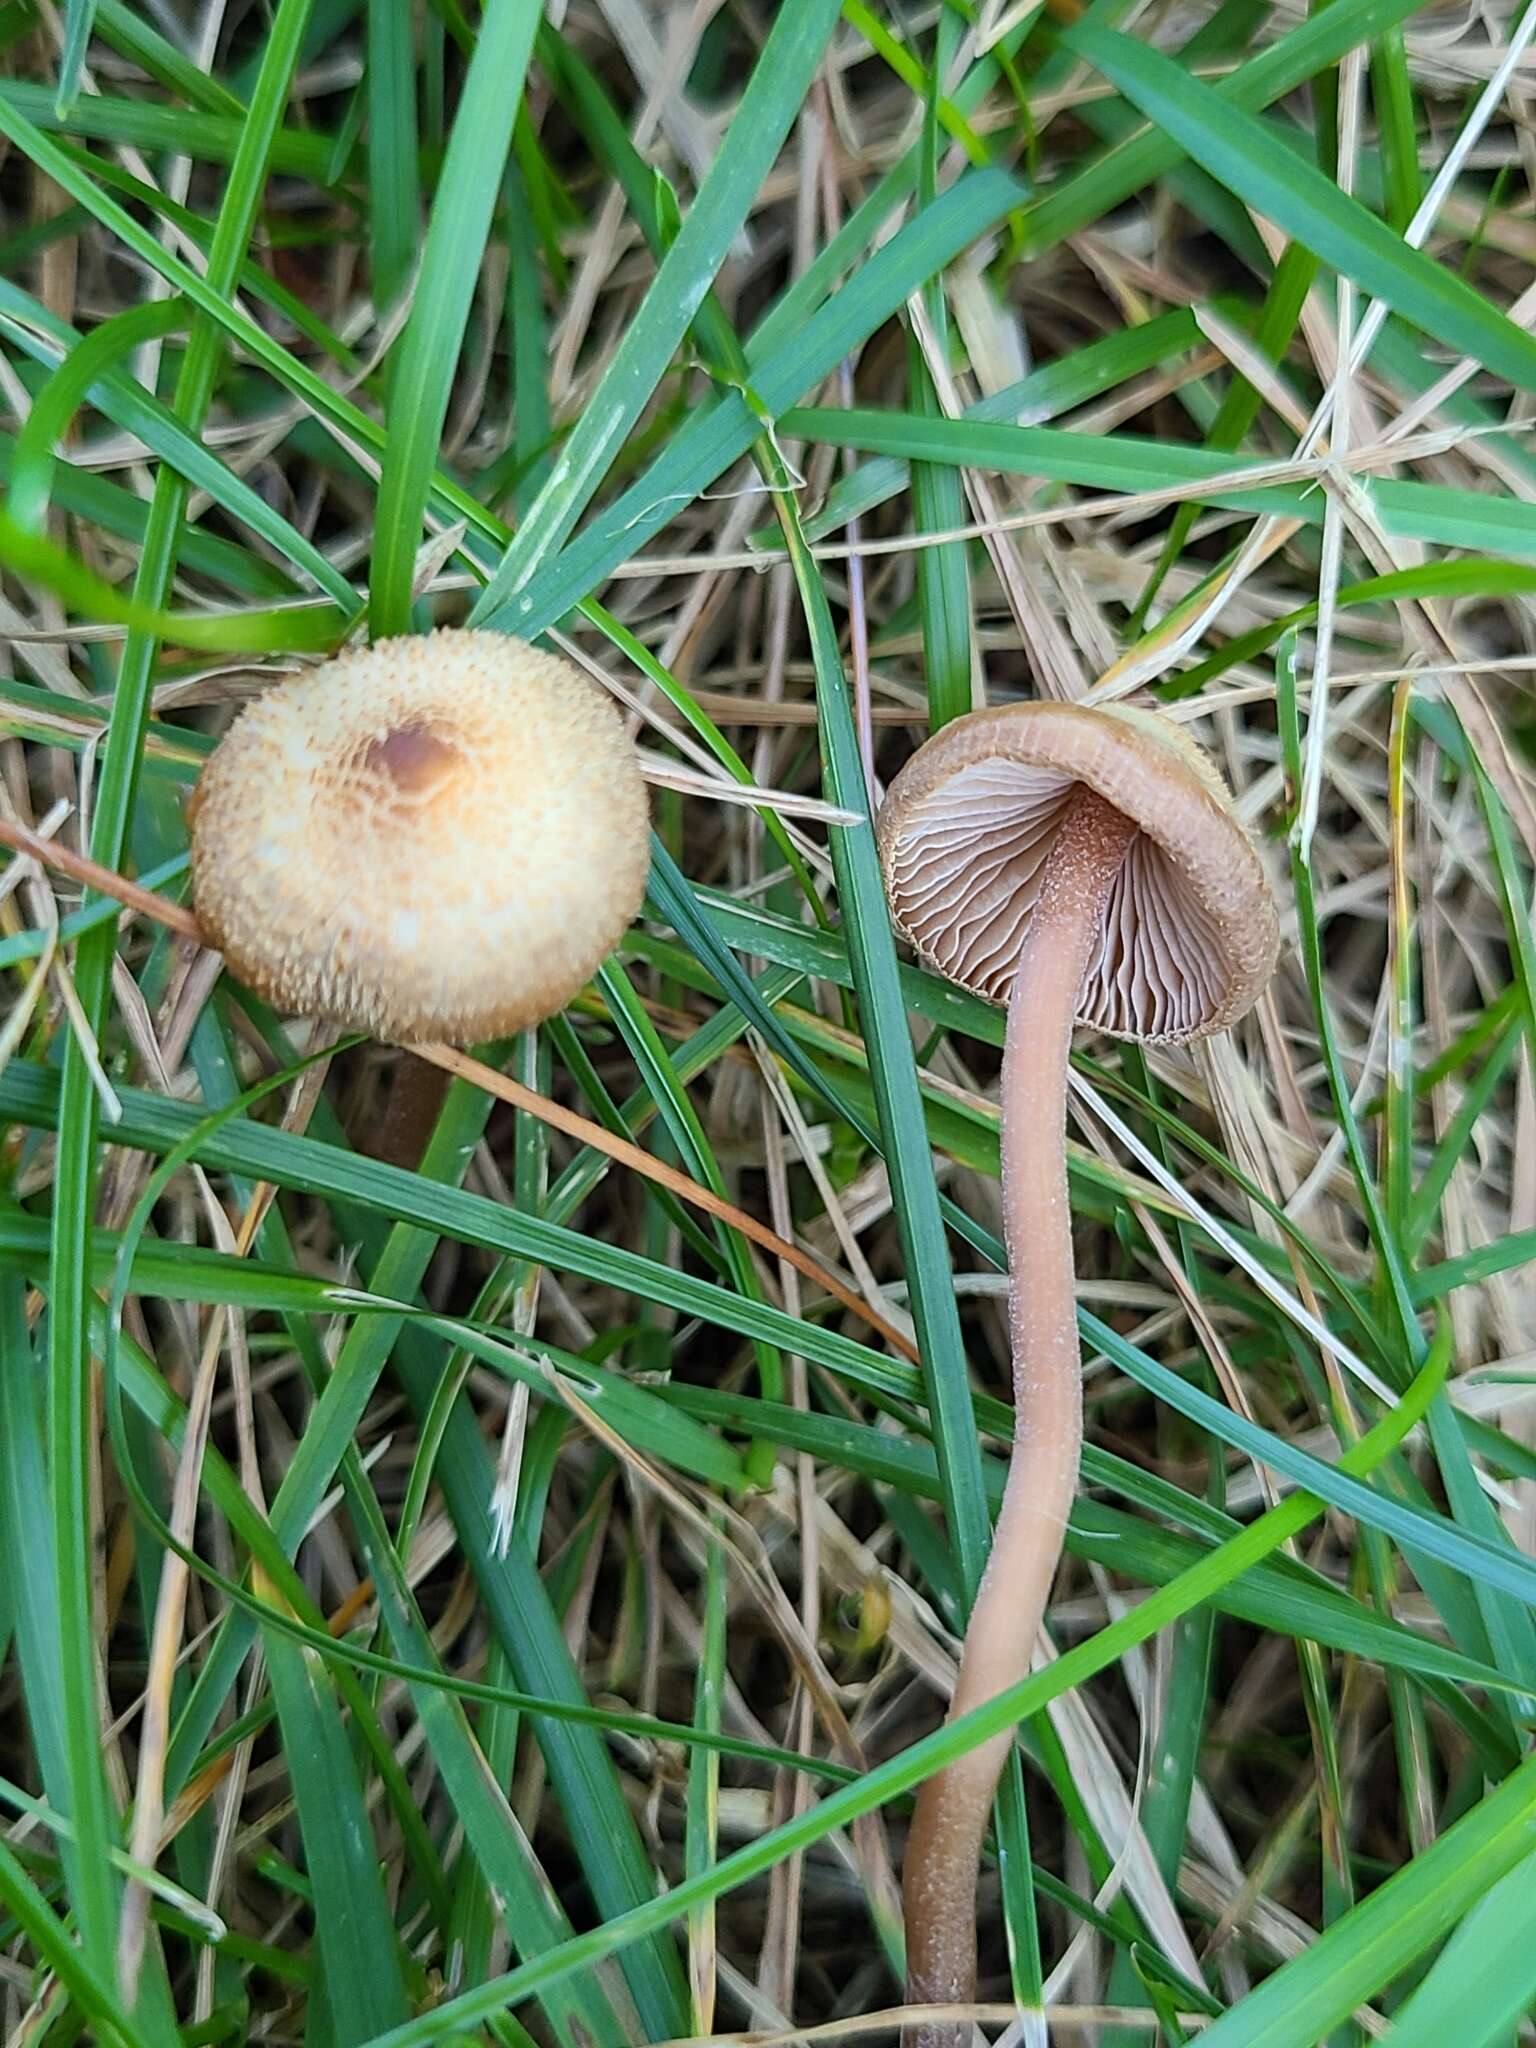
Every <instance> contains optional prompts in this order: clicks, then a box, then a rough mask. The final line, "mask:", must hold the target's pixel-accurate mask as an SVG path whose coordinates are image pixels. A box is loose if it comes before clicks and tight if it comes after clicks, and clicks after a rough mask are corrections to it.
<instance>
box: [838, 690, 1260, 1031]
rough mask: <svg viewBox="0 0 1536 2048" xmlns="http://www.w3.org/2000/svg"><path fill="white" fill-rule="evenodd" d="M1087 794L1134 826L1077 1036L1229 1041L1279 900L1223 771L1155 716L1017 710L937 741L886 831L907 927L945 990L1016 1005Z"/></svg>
mask: <svg viewBox="0 0 1536 2048" xmlns="http://www.w3.org/2000/svg"><path fill="white" fill-rule="evenodd" d="M1079 783H1086V784H1087V785H1088V787H1089V788H1090V789H1093V790H1095V791H1096V792H1097V793H1098V794H1099V795H1100V796H1102V797H1104V798H1105V799H1106V800H1107V801H1108V802H1109V803H1112V804H1114V805H1115V806H1116V808H1117V809H1118V810H1120V811H1122V812H1124V813H1125V815H1126V816H1127V817H1129V818H1132V819H1134V820H1135V822H1136V823H1137V824H1138V825H1139V826H1140V827H1141V830H1140V831H1139V832H1138V833H1137V835H1136V837H1135V838H1134V839H1133V840H1132V841H1131V845H1130V849H1129V851H1128V853H1127V854H1126V858H1125V864H1124V866H1123V867H1122V868H1121V870H1120V872H1119V875H1118V876H1117V877H1116V880H1115V883H1114V885H1113V887H1112V889H1111V891H1110V896H1109V901H1108V904H1107V906H1106V908H1105V913H1104V936H1103V942H1102V944H1101V946H1100V948H1099V951H1098V954H1097V957H1096V958H1095V960H1094V961H1093V964H1092V965H1091V966H1090V967H1089V970H1088V973H1087V975H1086V976H1085V978H1084V982H1083V992H1082V999H1081V1002H1080V1004H1079V1008H1078V1018H1079V1021H1080V1022H1081V1023H1084V1024H1089V1025H1092V1026H1094V1027H1095V1028H1096V1029H1097V1030H1099V1031H1106V1032H1109V1033H1111V1034H1112V1035H1113V1036H1115V1037H1117V1038H1136V1039H1141V1040H1145V1041H1147V1042H1149V1043H1155V1042H1157V1041H1159V1040H1165V1041H1166V1040H1170V1039H1184V1038H1202V1037H1205V1036H1206V1035H1208V1034H1209V1033H1211V1032H1213V1031H1221V1030H1224V1029H1225V1028H1226V1026H1227V1025H1229V1024H1232V1023H1234V1022H1235V1021H1236V1020H1237V1019H1238V1018H1239V1017H1241V1016H1242V1015H1243V1014H1244V1013H1245V1012H1246V1011H1247V1010H1248V1009H1249V1008H1250V1007H1251V1006H1252V1005H1253V1003H1254V1002H1255V1001H1256V999H1257V998H1258V996H1259V994H1260V992H1261V990H1262V989H1263V987H1264V985H1265V983H1266V982H1267V981H1268V979H1269V977H1270V975H1271V973H1272V972H1273V970H1274V965H1275V957H1276V953H1277V951H1278V948H1279V926H1278V920H1277V917H1276V912H1275V901H1274V897H1273V894H1272V893H1271V890H1270V886H1269V881H1268V878H1267V876H1266V875H1265V872H1264V867H1263V863H1262V862H1261V860H1260V858H1259V855H1258V851H1257V849H1256V848H1255V846H1254V844H1253V841H1252V840H1251V839H1250V838H1249V836H1248V833H1247V831H1246V830H1245V829H1244V827H1243V825H1242V824H1241V822H1240V821H1239V819H1238V818H1237V816H1236V813H1235V812H1234V810H1233V808H1232V801H1231V798H1230V797H1229V795H1228V794H1227V791H1226V789H1225V787H1224V786H1223V784H1222V781H1221V778H1220V776H1219V775H1218V774H1217V772H1216V770H1215V768H1214V767H1213V766H1212V765H1211V762H1210V761H1209V760H1208V759H1207V757H1206V755H1205V754H1204V753H1203V752H1202V751H1201V749H1200V748H1199V747H1198V746H1196V744H1195V743H1194V741H1193V740H1191V739H1190V738H1189V737H1188V735H1187V734H1186V733H1184V732H1183V731H1182V729H1181V728H1180V727H1178V726H1177V725H1175V724H1174V723H1173V722H1172V721H1171V720H1168V719H1164V718H1162V717H1160V716H1159V715H1158V714H1157V713H1155V712H1148V711H1139V710H1134V709H1130V708H1128V707H1126V706H1123V705H1112V706H1105V707H1104V708H1102V709H1098V708H1095V707H1091V706H1088V705H1079V704H1045V703H1033V704H1016V705H1008V706H1002V707H999V708H997V709H995V710H990V711H975V712H972V713H970V714H969V715H968V716H967V717H964V718H957V719H956V720H955V721H954V723H953V724H952V725H948V726H946V727H945V728H944V730H943V731H942V732H940V733H938V734H936V735H935V737H934V738H933V739H931V740H929V741H928V742H927V744H926V745H925V746H923V747H921V748H920V749H919V750H918V752H917V753H916V754H914V755H913V757H912V759H911V760H910V761H909V762H908V763H907V765H906V767H905V768H904V769H903V770H902V771H901V773H900V774H899V775H898V776H897V777H896V780H895V781H894V782H893V783H892V784H891V787H890V790H889V792H888V794H887V796H886V800H885V803H884V805H883V806H882V807H881V811H880V817H879V820H878V826H877V830H878V834H879V841H880V857H881V862H882V864H883V866H884V869H885V881H886V891H887V894H888V896H889V898H890V904H891V915H892V917H893V919H894V920H895V923H896V926H897V928H898V930H899V931H900V932H901V933H902V935H903V936H904V937H905V938H906V939H908V940H909V941H910V942H911V944H912V945H913V946H914V947H915V948H916V950H917V952H918V953H919V954H920V955H921V957H922V958H923V960H924V961H926V962H927V964H928V965H929V966H931V967H934V968H936V969H937V970H938V972H939V973H940V974H942V975H944V976H945V977H946V978H947V979H948V980H950V981H953V982H958V983H959V985H960V986H961V987H962V988H967V989H970V990H971V991H972V992H973V993H974V994H976V995H979V996H985V997H986V998H987V999H988V1000H989V1001H990V1002H994V1003H1004V1002H1006V1001H1007V999H1008V994H1009V990H1010V989H1011V987H1012V984H1013V978H1014V975H1015V973H1016V972H1017V969H1018V964H1019V956H1020V952H1021V950H1022V948H1023V944H1024V939H1025V935H1026V933H1027V932H1028V930H1029V920H1030V916H1031V913H1032V912H1033V910H1034V906H1035V901H1036V898H1037V896H1038V895H1039V890H1040V881H1041V876H1042V874H1043V872H1044V868H1045V862H1046V859H1047V856H1048V855H1049V853H1050V851H1051V846H1052V844H1053V842H1054V840H1055V837H1056V832H1057V829H1058V827H1059V826H1060V824H1061V821H1062V818H1063V817H1064V815H1065V813H1066V809H1067V805H1068V803H1069V802H1070V800H1071V797H1072V793H1073V790H1074V788H1075V787H1076V786H1077V785H1078V784H1079Z"/></svg>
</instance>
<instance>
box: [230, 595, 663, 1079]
mask: <svg viewBox="0 0 1536 2048" xmlns="http://www.w3.org/2000/svg"><path fill="white" fill-rule="evenodd" d="M190 820H191V834H192V876H193V889H194V900H195V903H196V908H197V915H198V918H199V920H200V921H201V923H202V925H203V928H204V929H205V931H206V932H207V933H208V936H209V939H210V940H211V942H212V943H213V944H215V945H217V946H219V947H220V948H221V949H222V950H223V952H224V953H225V955H226V956H227V958H228V961H229V964H230V966H231V968H232V969H233V970H234V972H235V973H236V974H237V975H238V976H239V977H240V979H241V980H242V981H244V982H246V983H248V984H249V985H250V987H252V988H253V989H255V990H256V991H257V993H258V994H259V995H262V996H264V997H265V998H266V999H267V1000H268V1001H269V1002H272V1003H274V1004H276V1005H277V1006H278V1007H279V1008H281V1009H284V1010H290V1011H295V1012H299V1013H301V1014H311V1013H314V1014H324V1015H327V1016H330V1017H333V1018H335V1019H337V1020H338V1021H339V1022H341V1023H343V1024H346V1025H348V1026H352V1027H361V1028H363V1029H365V1030H368V1031H371V1032H373V1033H374V1034H375V1035H376V1036H378V1037H380V1038H385V1039H391V1040H394V1041H396V1042H399V1043H404V1044H412V1043H418V1044H419V1043H422V1042H425V1041H428V1040H433V1039H447V1040H450V1041H452V1042H453V1043H455V1044H460V1045H470V1044H473V1043H475V1042H476V1041H477V1040H480V1039H484V1038H499V1037H502V1036H504V1035H505V1034H507V1033H508V1032H512V1031H519V1030H523V1029H525V1028H526V1027H527V1026H529V1025H532V1024H535V1023H537V1022H538V1021H539V1020H540V1019H542V1018H544V1017H548V1016H552V1015H553V1014H554V1012H555V1011H556V1010H559V1009H561V1008H562V1007H563V1006H564V1005H565V1004H566V1003H567V1002H569V1001H570V999H571V997H572V996H574V995H575V994H576V993H577V991H578V990H579V989H580V988H582V986H583V985H584V984H585V983H586V982H587V981H588V980H589V979H590V977H591V975H592V974H593V972H594V970H595V969H596V968H597V966H598V965H599V963H600V962H601V961H602V960H603V958H604V957H605V956H606V955H607V954H608V953H609V952H611V950H612V949H613V947H614V946H615V945H616V944H617V942H618V940H619V938H620V936H621V935H622V933H623V932H624V930H625V928H626V926H627V925H628V924H629V922H630V920H631V919H632V918H633V917H634V915H635V913H636V911H637V910H638V909H639V907H640V900H641V896H642V895H643V893H644V889H645V878H646V869H647V866H648V864H649V858H650V852H649V834H648V816H647V802H646V793H645V784H644V782H643V781H642V779H641V774H640V766H639V760H638V757H637V756H636V753H635V750H634V748H633V746H632V745H631V744H630V741H629V738H628V736H627V735H626V733H625V730H624V727H623V725H622V723H621V722H620V720H619V717H618V715H617V714H616V712H615V711H614V709H613V707H612V705H611V704H610V703H609V701H608V699H607V698H606V697H605V696H604V694H603V693H602V691H601V690H599V689H598V688H597V687H596V685H595V684H593V683H591V682H589V681H588V680H587V678H586V677H585V676H583V675H582V674H581V673H580V671H579V670H577V669H575V668H573V667H572V666H571V664H570V663H569V662H567V661H563V660H561V659H560V658H559V657H558V656H557V655H553V654H544V653H541V652H539V651H538V650H537V649H536V648H533V647H529V646H526V645H524V644H523V643H522V642H521V641H517V640H511V639H509V638H507V637H506V635H504V634H501V633H486V632H471V631H453V630H444V631H441V632H437V633H433V634H431V635H430V636H427V637H422V638H410V639H399V640H380V641H377V642H375V644H374V645H373V646H372V647H369V648H366V649H360V650H359V651H357V652H356V653H349V654H343V655H341V656H340V657H339V658H338V659H337V660H335V661H331V662H328V663H326V665H325V666H324V667H323V668H318V669H316V670H314V671H313V672H312V673H310V674H308V675H306V676H304V677H303V678H301V679H300V680H298V681H296V682H291V683H285V684H282V685H280V686H279V687H277V688H276V689H273V690H269V691H268V692H267V693H266V695H265V696H262V697H260V698H258V699H257V700H256V701H255V702H254V703H252V704H251V705H249V706H248V707H247V708H246V710H244V711H243V712H242V713H241V714H240V716H239V718H238V719H236V721H235V723H234V724H233V726H231V728H230V730H229V733H228V734H227V736H226V737H225V739H224V741H223V743H222V744H221V745H220V746H219V747H218V749H217V750H216V752H215V753H214V754H213V755H212V757H211V758H210V760H209V762H208V765H207V766H206V768H205V769H204V770H203V775H202V780H201V781H200V783H199V784H198V787H197V790H196V792H195V794H194V798H193V803H192V807H191V811H190Z"/></svg>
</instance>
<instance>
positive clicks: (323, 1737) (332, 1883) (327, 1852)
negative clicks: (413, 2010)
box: [262, 1629, 408, 2048]
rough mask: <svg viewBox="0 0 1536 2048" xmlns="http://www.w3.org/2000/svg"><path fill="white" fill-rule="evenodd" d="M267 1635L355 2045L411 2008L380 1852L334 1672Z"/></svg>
mask: <svg viewBox="0 0 1536 2048" xmlns="http://www.w3.org/2000/svg"><path fill="white" fill-rule="evenodd" d="M262 1642H263V1648H264V1649H265V1651H266V1657H267V1668H268V1670H269V1672H270V1674H271V1679H272V1693H273V1697H274V1698H275V1700H276V1701H277V1718H278V1723H279V1726H280V1728H281V1730H282V1736H283V1752H284V1756H285V1758H286V1760H287V1766H288V1774H289V1778H290V1780H291V1783H292V1786H293V1803H294V1808H295V1811H296V1812H297V1815H298V1821H299V1827H300V1829H301V1831H302V1833H303V1837H304V1860H305V1863H306V1865H307V1866H308V1871H309V1881H310V1883H311V1885H312V1886H313V1887H314V1914H315V1934H316V1938H317V1940H318V1943H319V1948H320V1960H321V1967H322V1970H323V1972H324V1980H323V1981H324V1992H325V2004H326V2010H327V2017H328V2019H329V2022H330V2033H331V2038H332V2039H333V2041H334V2042H335V2043H336V2048H356V2044H359V2043H361V2042H364V2041H371V2040H372V2039H373V2038H374V2037H375V2035H377V2034H379V2033H381V2032H382V2031H384V2030H385V2029H387V2028H389V2027H393V2026H398V2025H399V2024H400V2023H401V2021H402V2020H403V2018H404V2015H405V2013H406V2012H407V2010H408V2007H407V2004H406V1996H405V1979H404V1976H403V1974H402V1971H401V1967H400V1948H399V1942H398V1940H397V1939H396V1935H395V1929H394V1923H393V1922H392V1920H391V1918H390V1913H389V1907H388V1905H387V1903H386V1901H385V1898H384V1886H383V1883H382V1881H381V1879H380V1876H379V1854H378V1849H377V1847H376V1845H375V1843H374V1839H373V1829H372V1826H371V1825H370V1823H369V1820H368V1813H367V1809H366V1808H365V1806H364V1804H363V1793H362V1786H361V1784H360V1783H359V1780H358V1774H357V1763H356V1760H355V1759H354V1757H353V1755H352V1751H351V1749H350V1748H349V1747H348V1745H347V1738H346V1731H345V1729H344V1727H343V1725H342V1720H341V1709H340V1702H339V1701H338V1699H337V1697H336V1689H335V1685H334V1683H333V1682H332V1679H331V1676H330V1674H329V1673H328V1672H327V1670H326V1669H325V1666H324V1665H323V1664H322V1663H321V1662H320V1660H319V1659H318V1658H317V1657H315V1656H314V1655H313V1654H312V1653H311V1652H309V1651H307V1650H301V1649H299V1648H298V1647H297V1646H296V1645H295V1644H293V1643H292V1642H290V1641H289V1640H288V1638H287V1637H286V1636H283V1635H279V1634H278V1632H277V1631H276V1630H275V1629H267V1630H265V1631H264V1633H263V1639H262Z"/></svg>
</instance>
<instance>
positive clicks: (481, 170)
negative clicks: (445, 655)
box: [369, 0, 539, 639]
mask: <svg viewBox="0 0 1536 2048" xmlns="http://www.w3.org/2000/svg"><path fill="white" fill-rule="evenodd" d="M404 12H405V13H406V14H407V15H409V13H410V9H409V8H407V9H405V10H404ZM538 19H539V5H538V0H490V4H489V5H488V6H487V8H486V10H485V15H484V18H483V20H482V21H481V24H480V34H479V38H478V40H477V42H476V44H475V54H474V56H473V58H472V59H471V60H470V67H469V75H468V77H467V78H466V79H465V82H464V92H463V97H462V98H461V100H460V102H459V110H458V113H457V115H456V116H455V119H454V124H453V132H452V134H451V135H450V136H449V138H448V149H447V152H446V154H445V156H444V158H443V169H442V176H441V177H440V178H439V180H438V186H437V192H436V195H435V197H434V199H433V202H432V218H431V221H430V223H429V224H428V227H427V239H426V245H425V247H424V248H423V250H422V256H421V274H420V276H419V277H418V278H417V281H416V296H415V298H414V300H413V301H412V304H411V313H410V318H409V320H408V321H407V322H406V327H405V332H404V334H403V335H402V336H401V338H400V344H399V354H398V355H397V356H396V358H395V360H394V362H393V365H392V367H391V371H390V379H389V423H390V436H389V442H388V446H387V448H386V451H385V456H384V467H383V473H382V475H381V476H380V479H379V499H378V509H377V511H376V513H375V516H374V528H373V573H372V582H371V590H370V598H369V623H370V625H371V628H372V632H373V637H374V638H375V639H379V638H380V637H382V636H383V635H385V634H388V633H404V632H407V631H409V629H410V623H411V575H412V570H413V566H414V563H415V559H416V551H417V549H418V548H419V547H420V545H421V541H422V521H423V518H424V516H425V513H426V507H427V500H428V498H429V496H430V495H431V489H432V479H433V475H434V472H435V470H436V467H437V450H438V443H439V441H440V439H441V437H442V431H443V421H444V420H445V419H446V418H447V415H448V399H449V396H450V393H451V392H452V389H453V378H454V372H455V370H456V368H457V366H458V360H459V351H460V349H461V347H462V346H463V340H464V326H465V322H466V321H467V320H468V318H469V308H470V303H471V301H472V299H473V297H474V291H475V280H476V279H477V277H478V276H479V273H480V260H481V257H482V255H483V253H484V249H485V239H486V235H487V234H488V232H489V230H490V225H491V213H492V210H493V208H494V207H495V204H496V198H497V195H498V193H499V192H500V191H501V186H502V172H503V167H504V166H505V164H506V160H507V151H508V149H509V147H510V146H511V141H512V124H513V122H514V121H515V119H516V118H517V109H518V105H519V103H520V101H521V98H522V88H523V75H524V73H525V72H526V70H527V68H528V57H529V53H530V51H531V50H532V48H533V34H534V30H535V28H536V27H537V25H538Z"/></svg>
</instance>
